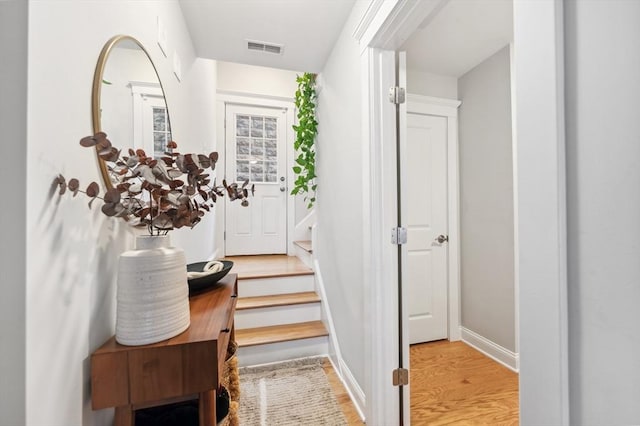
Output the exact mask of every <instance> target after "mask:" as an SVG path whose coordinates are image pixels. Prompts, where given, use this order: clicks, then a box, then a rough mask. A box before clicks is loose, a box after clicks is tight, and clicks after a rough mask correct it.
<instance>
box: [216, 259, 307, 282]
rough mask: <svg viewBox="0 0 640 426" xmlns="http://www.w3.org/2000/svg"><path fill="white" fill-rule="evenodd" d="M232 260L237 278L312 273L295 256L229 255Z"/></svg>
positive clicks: (233, 270)
mask: <svg viewBox="0 0 640 426" xmlns="http://www.w3.org/2000/svg"><path fill="white" fill-rule="evenodd" d="M225 260H230V261H232V262H233V268H232V269H231V271H232V272H233V273H236V274H238V279H239V280H242V279H245V280H246V279H253V278H274V277H290V276H298V275H313V270H312V269H311V268H309V267H308V266H307V265H305V264H304V263H302V261H300V259H298V258H297V257H295V256H287V255H286V254H284V255H278V254H275V255H274V254H272V255H258V256H229V257H226V258H225Z"/></svg>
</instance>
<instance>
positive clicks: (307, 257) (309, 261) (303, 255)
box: [294, 244, 313, 269]
mask: <svg viewBox="0 0 640 426" xmlns="http://www.w3.org/2000/svg"><path fill="white" fill-rule="evenodd" d="M294 250H295V255H296V257H297V258H298V259H300V260H301V261H302V263H304V264H305V265H306V266H307V267H308V268H311V269H313V255H312V254H311V253H309V252H308V251H306V250H305V249H303V248H302V247H300V246H298V245H295V244H294Z"/></svg>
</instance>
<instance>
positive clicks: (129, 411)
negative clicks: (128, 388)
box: [113, 405, 136, 426]
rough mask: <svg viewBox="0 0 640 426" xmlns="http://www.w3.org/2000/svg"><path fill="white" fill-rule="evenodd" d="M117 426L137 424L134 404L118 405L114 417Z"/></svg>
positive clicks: (133, 425)
mask: <svg viewBox="0 0 640 426" xmlns="http://www.w3.org/2000/svg"><path fill="white" fill-rule="evenodd" d="M113 424H114V425H115V426H135V425H136V414H135V411H134V410H133V406H131V405H124V406H122V407H116V416H115V418H114V419H113Z"/></svg>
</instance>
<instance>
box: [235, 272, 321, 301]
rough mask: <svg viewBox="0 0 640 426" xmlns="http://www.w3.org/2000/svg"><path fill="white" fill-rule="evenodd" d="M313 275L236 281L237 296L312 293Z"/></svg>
mask: <svg viewBox="0 0 640 426" xmlns="http://www.w3.org/2000/svg"><path fill="white" fill-rule="evenodd" d="M314 285H315V282H314V278H313V275H294V276H288V277H273V278H251V279H240V280H238V296H239V297H254V296H269V295H273V294H287V293H300V292H304V291H314Z"/></svg>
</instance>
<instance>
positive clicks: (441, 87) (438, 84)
mask: <svg viewBox="0 0 640 426" xmlns="http://www.w3.org/2000/svg"><path fill="white" fill-rule="evenodd" d="M407 92H408V93H414V94H416V95H423V96H433V97H436V98H446V99H458V79H457V78H456V77H453V76H449V75H440V74H434V73H431V72H426V71H419V70H415V69H408V70H407Z"/></svg>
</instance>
